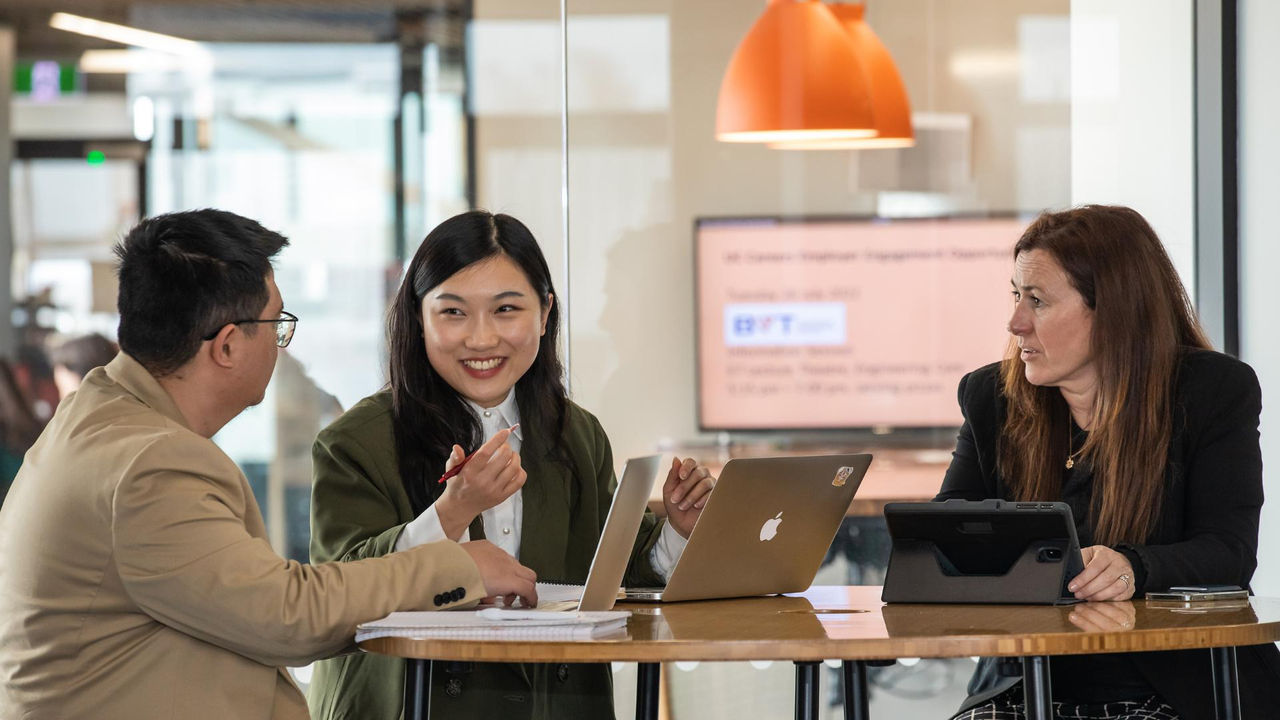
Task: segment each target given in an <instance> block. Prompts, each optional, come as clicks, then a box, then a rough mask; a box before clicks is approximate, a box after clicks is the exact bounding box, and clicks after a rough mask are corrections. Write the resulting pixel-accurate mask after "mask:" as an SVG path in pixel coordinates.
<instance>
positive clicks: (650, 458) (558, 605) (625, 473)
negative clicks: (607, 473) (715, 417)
mask: <svg viewBox="0 0 1280 720" xmlns="http://www.w3.org/2000/svg"><path fill="white" fill-rule="evenodd" d="M662 458H663V456H662V455H647V456H645V457H638V458H631V459H629V460H627V462H626V464H625V465H624V466H623V468H622V479H621V480H619V481H618V487H617V489H616V490H614V491H613V503H612V504H611V505H609V514H608V516H607V517H606V518H605V521H604V530H603V531H602V532H601V533H600V543H599V544H598V545H596V554H595V556H594V557H593V558H592V559H591V569H590V570H589V571H588V572H587V584H586V585H585V586H576V585H541V584H540V585H539V590H538V594H539V596H545V597H544V598H543V599H541V600H540V601H539V603H538V607H537V608H536V609H537V610H549V611H552V612H557V611H566V610H577V611H580V612H589V611H599V610H611V609H613V604H614V602H615V601H617V599H618V591H619V589H620V588H621V587H622V576H623V575H624V574H626V571H627V562H628V561H629V560H630V559H631V550H632V548H634V547H635V544H636V533H637V532H638V531H639V530H640V521H641V520H643V519H644V511H645V508H646V507H648V504H649V493H650V492H652V490H653V484H654V480H655V478H657V477H658V471H659V469H660V468H661V467H662ZM579 592H580V593H581V598H580V599H578V600H574V599H572V598H575V597H577V595H578V593H579ZM566 598H570V599H566Z"/></svg>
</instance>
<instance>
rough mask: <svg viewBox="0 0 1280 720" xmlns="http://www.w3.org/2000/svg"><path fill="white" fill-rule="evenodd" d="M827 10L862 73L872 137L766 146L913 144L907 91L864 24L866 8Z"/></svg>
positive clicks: (837, 5)
mask: <svg viewBox="0 0 1280 720" xmlns="http://www.w3.org/2000/svg"><path fill="white" fill-rule="evenodd" d="M828 7H829V8H830V9H831V13H832V14H833V15H835V17H836V18H837V19H838V20H839V21H840V24H841V25H842V26H843V27H844V29H845V32H846V33H848V36H849V39H850V40H851V41H852V42H853V49H854V51H855V52H856V53H857V54H858V60H859V62H860V64H861V66H862V69H863V71H864V72H865V73H866V77H865V81H866V88H867V92H868V93H869V94H870V96H871V108H872V111H873V112H874V114H875V129H876V135H875V137H866V138H852V139H842V140H801V141H793V142H785V143H782V142H778V143H770V144H769V147H771V148H775V149H780V150H871V149H876V148H904V147H911V146H913V145H915V144H916V140H915V130H914V129H913V128H912V125H911V101H910V99H909V98H908V97H907V89H906V87H905V86H904V85H903V84H902V75H900V74H899V73H898V66H897V65H896V64H895V63H894V62H893V56H892V55H890V54H889V50H888V49H887V48H885V46H884V43H882V42H880V38H878V37H876V34H875V32H874V31H872V30H871V26H870V25H868V24H867V21H866V19H865V15H866V5H864V4H861V3H858V4H852V3H834V4H832V5H828Z"/></svg>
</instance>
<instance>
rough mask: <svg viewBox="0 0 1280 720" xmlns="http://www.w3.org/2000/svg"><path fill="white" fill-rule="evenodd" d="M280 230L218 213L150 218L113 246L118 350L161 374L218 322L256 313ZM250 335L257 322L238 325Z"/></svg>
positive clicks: (186, 355)
mask: <svg viewBox="0 0 1280 720" xmlns="http://www.w3.org/2000/svg"><path fill="white" fill-rule="evenodd" d="M288 244H289V241H288V239H286V238H285V237H284V236H283V235H281V234H279V233H276V232H272V231H271V230H268V229H266V228H264V227H262V225H260V224H258V223H257V222H255V221H253V220H250V219H249V218H245V217H241V216H239V215H236V214H235V213H230V212H226V211H223V210H190V211H185V212H175V213H168V214H166V215H157V216H156V217H152V218H147V219H145V220H143V221H142V222H140V223H138V224H137V225H136V226H134V228H133V229H132V230H130V231H129V233H128V234H127V235H125V237H124V239H123V240H121V241H120V242H119V243H118V244H117V245H116V246H115V254H116V257H117V258H119V260H120V264H119V268H118V273H119V277H120V299H119V303H118V307H119V310H120V329H119V333H118V336H119V338H120V349H121V350H123V351H124V352H126V353H128V354H129V355H130V356H131V357H133V359H135V360H137V361H138V362H139V363H141V364H142V366H143V367H145V368H146V369H147V370H148V371H149V372H150V373H151V374H152V375H154V376H156V377H163V376H165V375H168V374H170V373H172V372H173V371H174V370H177V369H178V368H179V367H181V366H182V365H183V364H184V363H186V362H187V361H188V360H190V359H191V358H192V357H194V356H195V354H196V352H197V351H198V350H199V348H200V343H201V342H203V338H204V337H205V336H207V335H208V334H209V333H212V332H216V331H217V330H219V329H220V328H221V327H222V326H223V325H226V324H227V323H229V322H233V321H237V320H246V319H249V318H258V314H259V313H261V312H262V309H263V308H264V307H265V306H266V304H267V299H268V291H267V283H266V278H267V274H268V273H270V272H271V258H272V257H274V256H275V255H276V253H278V252H280V249H281V248H283V247H285V246H286V245H288ZM243 327H244V329H245V332H253V331H254V328H256V327H257V326H256V325H245V326H243Z"/></svg>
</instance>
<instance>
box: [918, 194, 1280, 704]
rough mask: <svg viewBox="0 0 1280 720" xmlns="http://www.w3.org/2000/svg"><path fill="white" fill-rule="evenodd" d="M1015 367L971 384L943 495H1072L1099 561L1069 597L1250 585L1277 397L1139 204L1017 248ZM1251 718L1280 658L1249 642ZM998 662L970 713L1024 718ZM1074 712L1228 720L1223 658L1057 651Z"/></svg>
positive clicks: (1279, 700) (1062, 685)
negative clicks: (1216, 666) (1188, 280)
mask: <svg viewBox="0 0 1280 720" xmlns="http://www.w3.org/2000/svg"><path fill="white" fill-rule="evenodd" d="M1013 254H1014V269H1013V277H1012V280H1011V282H1012V285H1013V287H1012V295H1013V301H1014V302H1013V314H1012V316H1011V317H1010V318H1009V325H1008V327H1009V333H1010V335H1011V336H1012V337H1011V341H1010V345H1009V352H1008V353H1007V355H1006V358H1005V359H1004V361H1003V362H1000V363H995V364H992V365H988V366H986V367H983V368H980V369H978V370H975V371H974V372H972V373H970V374H968V375H966V376H965V377H964V379H962V380H961V381H960V388H959V400H960V405H961V409H962V411H963V413H964V418H965V422H964V425H963V427H962V428H961V429H960V434H959V437H958V439H957V443H956V450H955V454H954V456H953V459H952V462H951V466H950V468H948V470H947V474H946V478H945V479H944V480H943V484H942V490H941V491H940V492H939V494H938V497H937V499H938V500H946V499H951V498H962V499H969V500H980V499H986V498H1001V499H1006V500H1037V501H1045V500H1060V501H1063V502H1066V503H1067V504H1068V505H1070V506H1071V510H1072V513H1073V515H1074V518H1075V523H1076V532H1077V533H1078V535H1079V538H1080V544H1081V546H1082V548H1083V551H1082V554H1083V556H1084V561H1085V569H1084V571H1083V572H1081V573H1080V574H1079V575H1077V576H1076V577H1075V578H1073V579H1071V580H1070V582H1069V584H1068V589H1069V590H1070V591H1071V592H1073V593H1074V594H1075V596H1076V598H1077V599H1079V600H1083V601H1087V602H1106V601H1126V600H1129V599H1130V598H1133V597H1142V595H1143V594H1144V593H1146V592H1147V591H1153V590H1162V589H1165V588H1168V587H1170V586H1176V585H1194V584H1215V583H1217V584H1233V585H1240V586H1242V587H1247V586H1248V583H1249V579H1250V578H1251V577H1252V575H1253V571H1254V569H1255V568H1256V566H1257V549H1258V518H1259V513H1260V511H1261V507H1262V458H1261V449H1260V447H1259V444H1258V415H1259V412H1260V411H1261V394H1262V393H1261V390H1260V388H1259V386H1258V380H1257V377H1256V376H1255V375H1254V372H1253V370H1252V369H1251V368H1250V367H1249V366H1248V365H1246V364H1244V363H1242V362H1240V361H1238V360H1236V359H1234V358H1231V357H1229V356H1227V355H1223V354H1220V353H1216V352H1213V351H1212V350H1211V349H1210V346H1209V342H1208V340H1207V339H1206V338H1205V334H1204V332H1203V330H1202V329H1201V328H1200V325H1199V322H1198V321H1197V319H1196V316H1195V311H1194V309H1193V308H1192V306H1191V303H1190V300H1189V298H1188V296H1187V293H1186V291H1185V290H1184V288H1183V287H1182V284H1181V282H1180V281H1179V280H1178V275H1177V272H1176V271H1175V270H1174V267H1173V263H1172V262H1171V261H1170V260H1169V257H1168V255H1167V254H1166V253H1165V251H1164V248H1163V246H1162V245H1161V243H1160V240H1159V239H1158V238H1157V237H1156V234H1155V232H1154V231H1153V230H1152V229H1151V227H1150V225H1148V224H1147V222H1146V220H1144V219H1143V218H1142V216H1141V215H1139V214H1138V213H1137V212H1135V211H1133V210H1131V209H1129V208H1125V207H1111V206H1099V205H1089V206H1084V207H1079V208H1074V209H1071V210H1066V211H1062V212H1052V213H1044V214H1042V215H1041V216H1040V217H1039V218H1037V219H1036V220H1035V222H1033V223H1032V224H1031V226H1030V227H1029V228H1028V229H1027V231H1026V232H1025V233H1024V234H1023V236H1022V238H1021V239H1020V240H1019V241H1018V243H1017V244H1016V245H1015V246H1014V253H1013ZM1238 657H1239V672H1240V687H1241V693H1242V697H1243V703H1244V712H1245V716H1248V717H1253V716H1254V715H1255V713H1260V714H1258V715H1257V716H1259V717H1261V716H1262V715H1263V714H1266V713H1264V712H1263V709H1264V708H1271V709H1273V708H1275V707H1280V653H1277V652H1276V648H1275V646H1274V645H1270V644H1268V645H1265V646H1256V647H1247V648H1240V650H1239V655H1238ZM998 664H999V661H997V660H994V659H986V660H983V661H982V663H980V665H979V668H978V672H977V673H976V674H975V676H974V680H973V682H971V683H970V688H969V689H970V692H971V696H970V698H969V699H968V700H967V701H966V703H965V704H964V706H963V711H962V712H961V713H960V714H959V715H957V716H956V717H957V718H966V719H975V720H976V719H977V718H1001V719H1004V718H1010V719H1015V718H1021V717H1022V712H1023V708H1022V697H1021V691H1020V689H1018V688H1017V687H1016V684H1017V681H1018V680H1017V677H1015V676H1010V674H1009V673H1005V672H1001V671H1000V668H999V667H998ZM1050 673H1051V680H1052V681H1051V687H1052V691H1053V699H1054V704H1055V712H1056V714H1057V715H1058V717H1070V718H1095V717H1096V718H1138V719H1144V720H1169V719H1170V718H1178V717H1182V718H1201V717H1209V716H1211V715H1212V711H1213V710H1212V708H1213V695H1212V690H1211V688H1212V686H1211V682H1210V664H1209V656H1208V651H1203V650H1201V651H1178V652H1163V653H1124V654H1105V655H1078V656H1064V657H1056V658H1054V659H1053V663H1052V664H1051V670H1050Z"/></svg>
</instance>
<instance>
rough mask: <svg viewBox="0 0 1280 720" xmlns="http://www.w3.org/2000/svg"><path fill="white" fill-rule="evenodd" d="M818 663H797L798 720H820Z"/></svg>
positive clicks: (798, 661)
mask: <svg viewBox="0 0 1280 720" xmlns="http://www.w3.org/2000/svg"><path fill="white" fill-rule="evenodd" d="M821 664H822V663H819V662H817V661H800V660H797V661H796V720H818V666H819V665H821Z"/></svg>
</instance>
